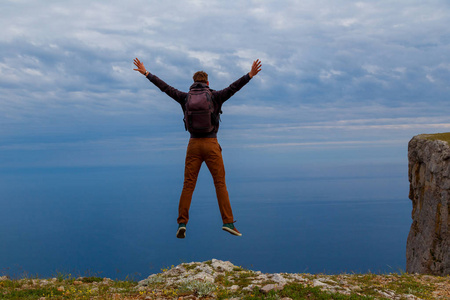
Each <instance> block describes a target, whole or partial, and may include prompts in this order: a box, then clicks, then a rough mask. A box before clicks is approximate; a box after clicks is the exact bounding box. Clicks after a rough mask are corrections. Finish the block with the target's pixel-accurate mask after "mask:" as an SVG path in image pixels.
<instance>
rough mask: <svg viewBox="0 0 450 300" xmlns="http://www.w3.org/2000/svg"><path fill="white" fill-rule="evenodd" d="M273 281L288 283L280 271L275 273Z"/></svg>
mask: <svg viewBox="0 0 450 300" xmlns="http://www.w3.org/2000/svg"><path fill="white" fill-rule="evenodd" d="M271 279H272V281H275V282H276V283H280V284H286V282H287V280H286V279H285V278H284V277H283V275H281V274H280V273H275V274H273V275H272V278H271Z"/></svg>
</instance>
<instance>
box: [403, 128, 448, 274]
mask: <svg viewBox="0 0 450 300" xmlns="http://www.w3.org/2000/svg"><path fill="white" fill-rule="evenodd" d="M449 140H450V133H448V134H433V135H429V134H422V135H418V136H415V137H414V138H413V139H412V140H411V141H410V142H409V144H408V160H409V163H408V165H409V166H408V169H409V171H408V173H409V182H410V192H409V198H410V199H411V200H412V204H413V209H412V220H413V222H412V225H411V230H410V232H409V235H408V240H407V247H406V248H407V249H406V271H407V272H409V273H421V274H433V275H448V274H450V218H449V215H450V146H449V143H448V141H449Z"/></svg>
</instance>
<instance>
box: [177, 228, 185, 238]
mask: <svg viewBox="0 0 450 300" xmlns="http://www.w3.org/2000/svg"><path fill="white" fill-rule="evenodd" d="M185 237H186V228H184V227H181V228H178V230H177V238H179V239H184V238H185Z"/></svg>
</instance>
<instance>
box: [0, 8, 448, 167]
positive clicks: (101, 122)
mask: <svg viewBox="0 0 450 300" xmlns="http://www.w3.org/2000/svg"><path fill="white" fill-rule="evenodd" d="M449 24H450V4H449V2H448V1H438V0H433V1H415V0H407V1H406V0H399V1H384V0H381V1H343V0H334V1H331V0H314V1H313V0H306V1H256V0H249V1H237V0H232V1H218V0H207V1H203V0H195V1H194V0H192V1H153V0H147V1H144V0H129V1H118V0H110V1H92V0H89V1H87V0H76V1H74V0H65V1H56V0H45V1H44V0H3V1H2V2H1V4H0V26H1V28H2V30H1V31H0V167H7V168H15V167H47V166H49V167H54V166H104V165H108V166H109V165H138V164H152V163H158V162H161V160H163V161H174V162H176V163H180V162H182V161H183V159H184V157H183V155H184V152H185V147H186V143H187V140H188V134H187V133H186V132H185V131H184V127H183V122H182V114H181V109H180V107H179V105H178V104H177V103H176V102H174V101H173V100H171V99H170V98H168V97H167V96H166V95H165V94H163V93H161V92H160V91H159V90H158V89H157V88H155V87H154V86H153V85H152V84H151V83H150V82H149V81H147V80H146V79H145V78H144V77H143V76H142V75H140V74H139V73H137V72H135V71H133V67H134V66H133V58H135V57H138V58H140V59H141V61H143V62H144V64H145V66H146V67H147V69H148V70H149V71H151V72H152V73H154V74H156V75H158V76H159V77H160V78H162V79H163V80H165V81H166V82H167V83H169V84H171V85H173V86H175V87H176V88H178V89H180V90H184V91H186V90H187V89H188V87H189V85H190V84H191V82H192V74H193V73H194V72H195V71H197V70H204V71H206V72H207V73H208V74H209V76H210V86H211V88H213V89H222V88H225V87H227V86H228V85H229V84H230V83H231V82H233V81H234V80H235V79H237V78H239V77H240V76H242V75H244V74H245V73H247V72H248V71H249V70H250V67H251V64H252V61H253V60H254V59H257V58H259V59H261V60H262V62H263V70H262V72H261V73H260V74H258V76H256V77H255V78H254V79H252V80H251V82H250V83H249V84H248V85H247V86H245V87H244V88H243V89H242V90H241V91H240V92H239V93H238V94H236V95H235V96H234V97H233V98H231V99H230V100H229V102H227V103H226V104H225V106H224V108H223V111H224V114H223V116H222V121H223V122H222V124H221V130H220V132H219V139H220V141H221V143H222V146H223V148H226V149H228V151H229V152H228V154H226V152H225V153H224V155H229V157H230V158H229V160H230V161H231V162H230V163H232V162H233V160H235V161H239V157H240V154H242V153H244V154H246V155H243V158H242V160H248V159H249V158H250V160H251V159H255V161H257V160H258V159H267V158H269V157H285V160H286V161H285V163H286V164H288V163H289V161H290V160H299V161H302V160H311V159H313V160H314V159H315V160H319V161H320V160H327V159H348V160H357V159H367V156H368V155H369V156H371V157H372V158H373V159H375V160H377V159H378V160H380V161H382V160H386V161H390V160H392V161H395V160H397V161H398V160H401V159H406V147H407V142H408V141H409V139H410V138H411V137H412V136H414V135H416V134H419V133H431V132H444V131H450V117H449V116H450V104H449V103H448V100H449V95H450V93H449V92H450V84H449V81H450V58H449V53H450V29H449V26H448V25H449ZM349 153H351V154H349ZM248 154H252V155H250V156H249V155H248ZM279 154H281V155H279ZM180 156H181V158H180ZM286 157H287V158H286ZM278 162H280V163H281V162H283V159H279V161H278Z"/></svg>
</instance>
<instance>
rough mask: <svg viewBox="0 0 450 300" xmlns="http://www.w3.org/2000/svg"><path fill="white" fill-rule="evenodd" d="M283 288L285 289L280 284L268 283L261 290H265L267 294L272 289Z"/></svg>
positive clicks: (278, 289)
mask: <svg viewBox="0 0 450 300" xmlns="http://www.w3.org/2000/svg"><path fill="white" fill-rule="evenodd" d="M282 289H283V287H282V286H280V285H278V284H267V285H265V286H263V287H262V288H261V292H263V293H264V294H267V293H268V292H270V291H271V290H275V291H280V290H282Z"/></svg>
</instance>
